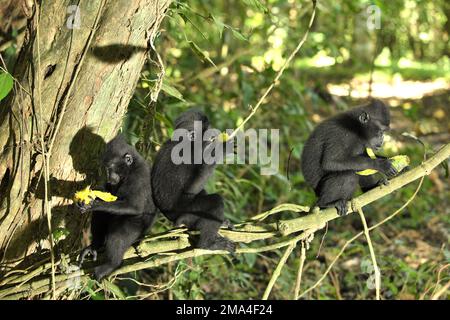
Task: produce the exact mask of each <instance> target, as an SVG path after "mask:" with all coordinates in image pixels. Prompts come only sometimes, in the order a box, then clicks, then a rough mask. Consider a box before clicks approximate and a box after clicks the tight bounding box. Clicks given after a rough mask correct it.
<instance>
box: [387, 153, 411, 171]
mask: <svg viewBox="0 0 450 320" xmlns="http://www.w3.org/2000/svg"><path fill="white" fill-rule="evenodd" d="M389 159H390V160H391V161H392V165H393V166H394V168H395V169H397V171H398V172H400V171H402V170H403V169H404V168H406V167H407V166H409V157H408V156H405V155H398V156H393V157H392V158H389Z"/></svg>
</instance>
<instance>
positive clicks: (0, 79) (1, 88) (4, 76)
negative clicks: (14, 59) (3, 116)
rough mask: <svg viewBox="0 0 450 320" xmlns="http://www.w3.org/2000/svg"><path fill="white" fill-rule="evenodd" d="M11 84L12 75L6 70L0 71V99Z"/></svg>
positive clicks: (5, 94) (12, 82)
mask: <svg viewBox="0 0 450 320" xmlns="http://www.w3.org/2000/svg"><path fill="white" fill-rule="evenodd" d="M13 85H14V79H13V77H12V76H11V75H10V74H9V73H8V72H5V71H0V101H1V100H3V99H4V98H5V97H6V96H7V95H8V93H9V92H10V91H11V90H12V88H13Z"/></svg>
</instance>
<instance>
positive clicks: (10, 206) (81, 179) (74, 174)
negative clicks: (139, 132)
mask: <svg viewBox="0 0 450 320" xmlns="http://www.w3.org/2000/svg"><path fill="white" fill-rule="evenodd" d="M72 2H73V1H69V0H64V1H62V0H61V1H45V0H44V1H40V5H39V6H37V7H35V6H33V1H24V3H27V4H30V5H31V7H29V8H28V9H29V20H28V25H27V31H26V35H25V40H24V44H23V47H22V50H21V52H20V54H19V57H18V60H17V63H16V68H15V71H14V76H15V78H16V80H17V81H16V83H15V88H14V94H11V98H10V99H9V101H7V103H6V104H5V105H3V106H2V107H1V108H0V152H1V153H0V259H2V265H3V268H5V266H7V265H10V264H13V263H14V261H18V259H21V258H23V257H26V256H29V255H30V254H31V253H33V254H35V253H37V254H39V253H40V252H42V249H45V250H48V249H49V247H50V242H49V240H48V239H49V232H48V226H47V217H46V215H47V214H48V213H49V212H48V211H49V210H45V201H44V199H45V193H46V192H45V190H46V188H45V185H47V194H48V196H47V199H48V202H49V204H50V207H51V217H52V220H51V222H52V223H51V228H52V231H53V232H52V234H53V235H54V236H55V241H58V240H59V239H60V238H64V240H62V241H60V242H59V243H58V244H57V247H59V246H61V247H63V248H71V249H74V248H78V247H79V246H80V241H81V238H82V229H83V226H84V225H86V218H85V217H83V216H81V215H80V214H79V213H78V212H77V211H75V210H73V208H72V205H71V203H72V201H71V198H72V196H73V193H74V191H75V190H77V189H79V188H80V187H83V186H85V185H87V184H92V183H95V182H96V177H98V174H99V169H98V168H99V165H98V164H99V159H98V158H99V154H100V153H101V150H102V147H103V146H104V144H105V141H107V140H109V139H110V138H112V137H113V136H114V135H115V134H116V133H117V131H118V129H119V128H120V125H121V123H122V118H123V116H124V114H125V111H126V109H127V106H128V103H129V101H130V99H131V97H132V94H133V91H134V88H135V86H136V83H137V81H138V79H139V75H140V71H141V69H142V67H143V65H144V62H145V59H146V55H147V52H148V45H147V44H148V41H149V39H150V38H152V36H153V35H154V34H155V32H156V30H157V29H158V27H159V25H160V23H161V20H162V18H163V17H164V13H165V11H166V9H167V7H168V5H169V3H170V0H126V1H125V0H114V1H113V0H89V1H83V0H81V1H79V2H78V3H79V13H80V16H79V18H80V19H79V21H78V20H77V17H76V15H75V11H74V7H73V6H72V7H70V5H71V3H72ZM71 16H72V17H73V16H75V19H73V18H72V17H71ZM70 22H74V24H73V26H74V27H73V28H69V27H68V25H69V23H70ZM78 22H79V26H78V25H77V23H78ZM77 27H78V28H77ZM46 159H48V160H47V161H46ZM46 162H47V163H48V166H47V167H48V170H47V172H48V174H46V170H44V169H45V163H46ZM46 175H47V176H49V177H50V179H49V182H48V183H47V184H46V183H45V180H46V179H44V178H45V177H46Z"/></svg>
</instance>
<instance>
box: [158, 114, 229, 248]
mask: <svg viewBox="0 0 450 320" xmlns="http://www.w3.org/2000/svg"><path fill="white" fill-rule="evenodd" d="M194 121H201V122H202V130H203V132H195V134H193V130H194ZM175 128H176V129H186V130H188V131H189V133H188V136H186V137H183V139H189V140H191V141H190V142H188V143H190V145H191V150H194V147H193V145H194V141H199V140H198V139H200V141H202V136H203V133H204V132H205V131H206V130H207V129H208V128H209V121H208V118H207V117H206V115H204V114H203V113H202V112H200V111H197V110H189V111H187V112H185V113H183V114H182V115H181V116H180V117H178V118H177V119H176V121H175ZM178 143H179V142H178V141H172V140H168V141H166V142H165V143H164V144H163V145H162V147H161V149H160V150H159V152H158V154H157V155H156V158H155V161H154V165H153V169H152V189H153V199H154V201H155V204H156V206H157V207H158V208H159V209H160V210H161V212H162V213H163V214H164V215H165V216H166V217H167V218H168V219H169V220H171V221H172V222H174V223H175V225H176V226H180V225H186V227H188V228H189V229H194V230H199V231H200V237H199V240H198V242H197V247H199V248H204V249H210V250H228V251H234V250H235V245H234V243H233V242H231V241H230V240H228V239H226V238H224V237H221V236H220V235H219V234H218V233H217V232H218V230H219V228H220V226H221V225H222V224H223V223H224V222H225V221H224V212H223V211H224V204H223V199H222V197H221V196H220V195H219V194H207V193H206V191H205V190H204V187H205V184H206V182H207V181H208V179H209V177H210V176H211V175H212V174H213V173H214V168H215V163H214V164H206V163H205V162H204V161H202V163H199V164H193V162H191V163H192V164H184V163H181V164H175V163H173V161H172V158H171V153H172V149H173V148H174V147H175V146H176V145H177V144H178ZM212 145H213V144H212V143H211V142H210V141H208V142H202V143H201V146H202V148H201V150H197V151H198V152H200V151H201V152H202V153H203V151H204V150H205V148H209V147H211V146H212ZM193 159H194V152H192V154H191V160H192V161H193Z"/></svg>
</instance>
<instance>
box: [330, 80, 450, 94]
mask: <svg viewBox="0 0 450 320" xmlns="http://www.w3.org/2000/svg"><path fill="white" fill-rule="evenodd" d="M327 88H328V90H329V92H330V93H331V94H334V95H337V96H343V97H349V96H350V97H352V98H355V99H361V98H367V97H368V96H369V81H367V80H366V79H360V78H353V79H352V80H351V82H350V84H347V83H343V84H328V86H327ZM446 89H450V83H448V82H447V81H445V80H444V79H436V80H434V81H426V82H425V81H410V80H408V81H405V80H403V79H402V78H401V77H400V76H399V77H394V78H393V79H392V80H391V81H389V82H388V81H376V80H375V81H374V82H373V84H372V97H374V98H381V99H388V98H397V99H421V98H422V97H423V96H425V95H428V94H431V93H433V92H435V91H438V90H446Z"/></svg>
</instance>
